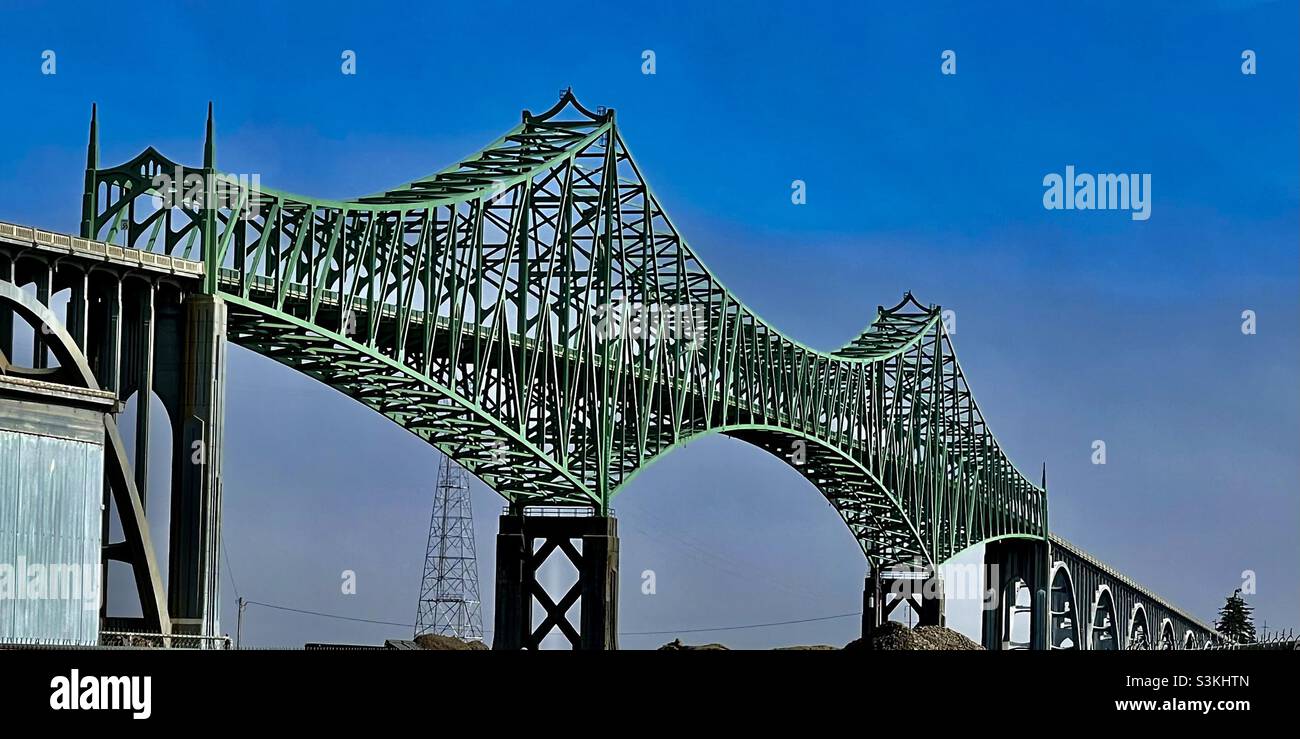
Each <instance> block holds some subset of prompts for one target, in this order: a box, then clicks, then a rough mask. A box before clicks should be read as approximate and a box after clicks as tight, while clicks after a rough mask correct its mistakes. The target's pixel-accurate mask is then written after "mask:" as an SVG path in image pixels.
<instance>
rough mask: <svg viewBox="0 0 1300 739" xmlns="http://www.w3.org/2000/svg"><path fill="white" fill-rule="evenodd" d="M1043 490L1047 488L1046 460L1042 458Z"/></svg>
mask: <svg viewBox="0 0 1300 739" xmlns="http://www.w3.org/2000/svg"><path fill="white" fill-rule="evenodd" d="M1043 490H1044V491H1046V490H1047V460H1043Z"/></svg>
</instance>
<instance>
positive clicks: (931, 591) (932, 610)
mask: <svg viewBox="0 0 1300 739" xmlns="http://www.w3.org/2000/svg"><path fill="white" fill-rule="evenodd" d="M943 606H944V602H943V578H942V577H940V576H939V574H938V573H937V572H936V573H935V574H933V575H931V576H930V578H929V579H928V580H926V581H925V583H924V584H923V585H922V586H921V612H920V613H919V614H918V619H917V622H916V625H917V626H947V625H948V624H947V618H946V617H945V615H944V608H943Z"/></svg>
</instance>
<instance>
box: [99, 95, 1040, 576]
mask: <svg viewBox="0 0 1300 739" xmlns="http://www.w3.org/2000/svg"><path fill="white" fill-rule="evenodd" d="M96 130H97V123H96V127H95V128H92V141H91V147H90V155H89V160H88V169H87V185H88V187H87V195H86V198H87V200H86V212H87V213H88V214H93V215H92V216H90V217H88V218H87V223H86V224H84V230H85V231H86V232H87V233H88V235H90V236H93V237H94V238H98V239H101V240H104V241H108V242H111V243H117V244H121V245H125V246H130V247H132V248H137V249H142V250H146V251H151V252H154V253H161V254H167V255H173V256H181V257H188V258H192V259H193V258H201V259H202V260H203V261H204V265H205V272H206V275H205V279H206V284H207V290H208V291H209V292H215V293H217V294H219V295H220V296H221V297H222V298H224V299H225V301H226V303H227V305H228V308H229V338H230V339H231V340H232V341H234V342H235V343H238V344H240V345H243V346H245V347H248V348H250V349H252V350H254V351H256V352H259V353H261V354H264V355H266V356H268V357H271V358H273V359H275V360H277V361H280V362H282V363H284V364H286V365H288V366H290V367H293V368H295V369H297V370H298V371H300V372H303V373H304V374H307V375H309V376H312V377H314V378H316V379H318V380H320V381H321V382H324V383H326V384H328V385H330V386H332V387H334V388H336V389H338V390H340V391H341V392H343V393H346V394H347V395H349V396H351V397H353V398H356V399H357V400H359V401H361V402H363V403H365V404H366V405H369V406H370V407H372V408H374V409H375V410H377V411H378V412H380V413H382V414H384V415H385V416H387V417H389V418H391V419H392V420H393V421H395V422H397V423H399V424H401V425H402V426H403V427H405V428H407V429H409V430H410V431H411V432H413V433H415V434H417V435H419V436H420V437H421V438H424V439H426V440H427V441H429V442H430V443H432V444H434V445H435V446H437V447H439V448H440V449H442V450H443V451H445V452H447V453H448V454H450V455H451V456H452V457H454V458H455V459H456V460H458V461H459V462H461V463H462V464H464V465H465V466H466V467H468V468H469V469H470V470H471V471H473V472H474V473H475V474H476V475H478V476H479V477H480V478H482V479H483V480H484V481H485V482H487V483H488V484H489V485H491V486H492V487H493V488H494V489H496V490H497V491H498V492H499V493H500V494H501V495H503V496H505V497H506V498H507V499H509V500H510V501H511V502H512V503H513V504H515V505H520V506H523V505H530V504H539V503H563V504H585V505H591V506H594V507H596V508H597V509H599V510H602V511H603V510H607V509H608V507H609V505H610V502H611V500H612V499H613V497H614V496H615V495H616V494H617V492H618V490H619V489H620V488H621V486H622V485H623V484H624V483H626V482H627V481H628V480H629V479H630V478H631V477H632V476H633V475H635V473H636V472H637V471H638V470H640V469H641V468H642V467H644V466H645V465H646V464H648V463H649V462H650V461H651V460H653V459H654V458H656V457H657V456H658V455H660V454H662V453H664V452H666V451H667V450H669V449H671V448H673V447H675V446H677V445H679V444H682V443H685V442H686V441H688V440H689V439H691V438H693V437H696V436H699V435H702V434H706V433H713V432H723V433H727V434H729V435H731V436H735V437H738V438H741V439H744V440H746V441H749V442H751V443H754V444H756V445H757V446H760V447H762V448H764V449H767V450H768V451H770V452H772V453H774V454H778V455H779V456H781V457H783V458H784V459H786V460H787V461H788V462H789V463H790V464H791V465H792V466H794V467H795V468H796V469H797V470H798V471H799V472H800V473H801V474H803V475H804V476H805V477H806V478H807V479H809V480H810V481H811V482H812V483H813V484H814V485H816V486H817V488H818V489H819V490H820V491H821V492H822V493H823V494H824V495H826V496H827V498H828V499H829V500H830V501H831V502H832V503H833V504H834V505H835V507H836V508H837V509H838V510H839V512H840V513H841V515H842V516H843V517H844V519H845V521H846V522H847V523H848V524H849V526H850V528H851V529H852V530H853V532H854V534H855V536H857V538H858V540H859V542H860V543H861V545H862V547H863V549H864V551H865V552H867V554H868V555H869V556H871V557H872V558H873V559H876V560H878V561H896V560H903V559H910V558H912V557H920V558H922V559H923V560H927V561H930V562H941V561H943V560H945V559H947V558H948V557H949V556H951V555H952V554H954V553H956V552H958V551H960V550H962V549H964V548H966V547H968V546H970V545H972V544H974V543H977V542H979V541H983V540H985V539H989V538H992V537H996V536H1008V535H1022V536H1029V537H1046V535H1047V533H1046V500H1045V494H1044V492H1043V490H1042V489H1041V488H1040V487H1037V486H1035V485H1033V484H1032V483H1031V482H1029V481H1028V480H1027V479H1026V478H1025V477H1024V476H1023V475H1021V474H1020V473H1019V472H1018V471H1017V470H1016V469H1015V467H1014V466H1013V465H1012V464H1011V462H1010V461H1009V460H1008V459H1007V456H1006V455H1005V454H1004V452H1003V451H1002V449H1001V447H1000V446H999V445H998V443H997V440H996V439H995V438H994V437H993V435H992V433H991V432H990V431H989V429H988V427H987V425H986V424H985V423H984V420H983V416H982V415H981V414H980V411H979V408H978V406H977V405H976V404H975V402H974V399H973V398H972V396H971V393H970V390H969V388H968V386H967V384H966V380H965V377H964V375H963V374H962V371H961V368H960V365H959V364H958V362H957V358H956V355H955V354H954V352H953V349H952V345H951V341H950V339H949V337H948V334H947V332H946V330H945V328H944V325H943V322H942V320H941V314H940V310H939V308H938V307H936V306H925V305H922V304H921V303H919V302H918V301H916V300H915V299H914V298H912V297H911V295H910V294H909V295H906V296H905V297H904V298H903V300H902V301H901V302H899V303H898V304H897V305H895V306H894V307H892V308H888V309H886V308H884V307H883V306H882V307H880V308H879V309H878V311H877V315H876V317H875V319H874V320H873V321H872V322H871V324H870V326H869V327H868V329H867V330H866V331H865V332H864V333H863V334H862V335H861V336H860V337H859V338H857V339H856V340H854V341H853V342H851V343H850V344H848V345H847V346H845V347H844V348H842V349H840V350H838V351H836V352H833V353H824V352H819V351H816V350H813V349H811V348H809V347H806V346H804V345H802V344H800V343H798V342H796V341H794V340H792V339H790V338H787V337H786V336H784V335H783V334H781V333H780V332H779V331H777V330H776V329H774V328H773V327H771V326H770V325H769V324H767V323H765V322H764V321H763V320H762V319H761V318H759V317H758V316H757V315H756V314H755V313H754V312H753V311H751V310H750V309H749V308H747V307H746V306H745V305H744V304H743V303H741V302H740V301H739V300H738V299H737V298H736V297H735V296H734V295H733V294H732V293H731V292H729V291H728V290H727V289H726V288H725V287H724V286H723V285H722V283H721V282H720V281H719V280H718V279H717V278H716V277H715V276H713V275H712V274H711V273H710V272H709V271H708V270H707V269H706V268H705V266H704V264H703V263H702V262H701V261H700V260H699V259H698V258H697V257H696V256H695V254H694V252H693V251H692V250H691V249H690V247H688V246H687V244H686V242H685V241H684V239H683V238H682V237H681V236H680V234H679V232H678V231H677V229H676V228H675V227H674V225H673V224H672V222H671V221H670V220H669V218H668V216H667V214H666V213H665V212H664V210H663V208H662V207H661V205H660V203H659V201H658V200H657V199H656V198H655V196H654V194H653V192H652V191H651V190H650V188H649V186H648V185H647V183H646V181H645V179H644V178H643V177H642V174H641V171H640V170H639V168H638V167H637V165H636V163H635V161H634V160H633V158H632V155H631V153H630V152H629V151H628V148H627V146H626V144H625V143H624V141H623V138H622V136H621V134H620V132H619V130H618V128H617V127H616V125H615V120H614V113H613V111H612V110H609V111H606V110H603V109H602V110H598V111H594V112H593V111H591V110H588V109H587V108H585V107H583V106H582V105H581V104H579V103H578V102H577V100H576V99H574V98H573V96H572V94H571V93H566V94H565V95H564V96H563V97H562V99H561V100H560V101H559V102H558V103H557V104H556V105H555V106H554V107H553V108H552V109H550V110H548V111H546V112H545V113H543V114H540V115H533V114H531V113H529V112H527V111H525V112H524V113H523V116H522V120H521V122H520V124H519V125H517V126H516V127H515V128H513V129H511V130H510V131H509V132H508V133H506V134H505V135H504V136H502V137H501V138H500V139H498V140H497V141H495V142H493V143H492V144H489V145H488V146H487V147H486V148H484V149H483V150H481V151H479V152H477V153H476V154H474V155H471V156H469V157H466V158H465V159H464V160H462V161H461V162H459V163H457V164H455V165H453V166H451V167H448V168H446V169H444V170H441V171H439V172H436V173H434V174H431V175H429V176H427V177H424V178H421V179H418V180H415V181H412V182H409V183H406V184H404V185H402V186H400V187H396V188H393V189H391V190H388V191H385V192H381V193H376V194H372V195H367V196H364V197H359V198H355V199H352V200H343V201H338V200H323V199H317V198H306V197H301V196H297V195H291V194H288V193H282V192H278V191H275V190H270V189H266V188H261V187H257V186H250V185H249V183H248V182H247V181H246V180H243V181H241V180H240V179H239V178H237V177H234V176H232V175H227V174H221V173H219V172H218V171H217V170H216V168H215V145H214V136H213V128H212V122H211V117H209V130H208V141H207V145H206V146H205V157H204V159H205V161H204V166H203V167H198V168H194V167H181V166H179V165H177V164H175V163H174V162H172V161H171V160H168V159H166V158H165V157H163V156H162V155H161V154H159V153H158V152H157V151H156V150H154V149H152V148H150V149H146V150H145V151H144V152H143V153H142V154H140V155H139V156H137V157H136V158H135V159H133V160H131V161H130V162H127V163H126V164H123V165H120V166H117V167H112V168H105V169H101V168H99V166H98V154H97V142H96V140H95V135H96V134H95V131H96ZM187 182H194V183H198V186H197V187H194V186H189V185H187V184H186V183H187ZM799 442H806V444H805V445H804V446H802V447H801V446H799Z"/></svg>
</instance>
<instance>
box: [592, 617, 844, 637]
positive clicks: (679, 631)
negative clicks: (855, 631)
mask: <svg viewBox="0 0 1300 739" xmlns="http://www.w3.org/2000/svg"><path fill="white" fill-rule="evenodd" d="M861 615H862V611H854V612H853V613H841V614H838V615H835V616H818V617H816V618H799V619H795V620H793V621H772V622H769V623H765V624H744V625H741V626H711V627H708V628H698V629H673V630H672V631H620V632H619V633H618V635H619V636H665V635H669V634H698V633H700V632H702V631H739V630H740V629H761V628H764V627H767V626H789V625H790V624H809V623H812V622H814V621H833V620H835V619H837V618H848V617H849V616H861Z"/></svg>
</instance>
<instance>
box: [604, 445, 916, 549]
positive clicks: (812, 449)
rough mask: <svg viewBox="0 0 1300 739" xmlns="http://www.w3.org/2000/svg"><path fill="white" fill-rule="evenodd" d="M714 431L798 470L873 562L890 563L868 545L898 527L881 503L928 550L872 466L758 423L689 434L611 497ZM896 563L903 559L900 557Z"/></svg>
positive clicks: (652, 459)
mask: <svg viewBox="0 0 1300 739" xmlns="http://www.w3.org/2000/svg"><path fill="white" fill-rule="evenodd" d="M718 435H720V436H727V437H730V438H733V439H737V440H739V441H743V442H745V443H746V444H748V445H749V446H753V447H756V448H757V449H761V450H762V451H765V452H767V453H768V454H770V455H771V456H773V457H776V458H778V459H780V460H781V461H782V462H784V463H785V464H786V466H787V467H790V468H791V469H793V470H794V471H795V472H797V473H799V475H800V476H801V477H803V478H804V479H805V480H807V481H808V482H809V483H810V484H811V485H812V486H813V488H814V489H816V490H817V492H818V493H820V494H821V495H822V497H824V498H825V499H826V500H827V501H828V502H829V503H830V504H831V505H832V506H833V507H834V508H835V510H836V512H837V513H838V514H839V515H840V518H841V519H842V520H843V521H844V523H845V524H846V525H847V526H848V528H849V530H850V531H851V532H852V533H853V534H854V536H855V537H856V538H857V540H858V544H859V546H860V547H861V548H862V550H863V552H864V554H867V555H868V556H869V557H873V558H874V559H879V560H880V562H876V563H877V564H879V563H889V562H890V561H891V560H890V559H889V554H890V552H889V551H888V550H887V548H886V549H881V548H879V547H877V548H875V549H873V548H872V545H873V544H885V543H888V542H884V541H882V540H881V537H882V536H883V535H884V532H885V531H888V530H890V529H896V528H897V526H893V527H888V526H886V525H884V524H882V523H881V521H880V516H881V514H878V513H876V512H875V511H876V510H878V506H879V505H880V504H881V503H882V502H887V504H888V506H889V508H890V513H891V514H892V515H893V516H896V517H897V518H898V519H900V520H901V521H902V522H903V523H904V524H905V525H906V527H907V532H908V533H909V535H910V537H911V540H912V544H913V547H911V548H912V549H913V550H914V551H920V552H927V550H928V547H926V546H924V542H923V540H922V537H921V533H920V532H919V531H918V530H917V528H916V526H915V525H914V523H913V522H912V520H911V518H910V516H909V515H908V513H907V511H906V510H905V509H904V508H903V506H902V505H901V504H900V502H899V500H898V499H897V498H896V497H895V496H894V495H893V493H892V492H891V491H890V490H889V489H888V488H886V487H885V485H884V484H883V483H882V482H881V481H880V479H879V478H877V477H876V476H875V475H874V474H873V473H872V472H871V470H869V469H867V468H866V467H864V466H863V465H862V464H861V463H859V462H858V461H857V460H855V459H854V458H853V457H852V456H850V455H848V454H845V453H844V451H843V450H841V449H839V448H838V447H836V446H834V445H831V444H828V443H826V442H825V441H823V440H821V439H819V438H817V437H816V436H814V435H812V434H809V433H805V432H802V431H799V430H797V429H785V428H779V427H775V426H768V425H762V424H729V425H724V426H717V427H714V428H711V429H708V430H706V431H702V432H700V433H696V434H693V435H691V436H688V437H686V438H684V439H681V440H680V441H678V442H676V443H674V444H672V445H670V446H668V447H665V448H664V449H661V450H660V451H659V452H658V453H656V454H655V455H653V456H652V457H650V458H648V459H647V460H645V461H644V462H643V463H642V464H641V465H640V466H639V467H638V468H637V469H636V470H634V471H633V472H632V473H631V474H629V475H628V477H627V478H626V479H624V480H623V482H622V483H621V484H620V485H619V486H618V487H617V488H615V489H614V491H613V496H617V495H619V494H620V493H621V492H622V491H623V490H624V489H625V488H626V487H627V486H628V484H630V483H631V482H632V481H633V480H635V479H636V478H637V476H639V475H640V474H641V472H643V471H644V470H646V469H648V468H649V467H651V466H653V465H655V464H656V463H658V462H659V461H661V460H663V459H665V458H666V457H668V456H669V455H671V454H672V453H673V452H674V451H676V450H678V449H680V448H683V447H685V446H687V445H689V444H691V443H693V442H695V441H697V440H699V439H704V438H706V437H709V436H718ZM898 561H902V558H901V557H899V558H898ZM926 564H930V565H932V566H937V564H938V563H936V562H933V561H930V560H928V558H927V561H926Z"/></svg>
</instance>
